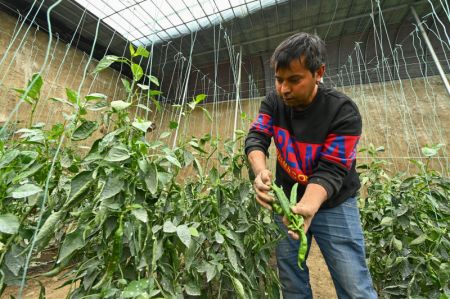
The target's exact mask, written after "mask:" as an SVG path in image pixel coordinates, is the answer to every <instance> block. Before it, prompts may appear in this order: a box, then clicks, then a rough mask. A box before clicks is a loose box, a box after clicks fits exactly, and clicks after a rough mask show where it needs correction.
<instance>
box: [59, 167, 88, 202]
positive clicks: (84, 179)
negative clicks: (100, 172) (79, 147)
mask: <svg viewBox="0 0 450 299" xmlns="http://www.w3.org/2000/svg"><path fill="white" fill-rule="evenodd" d="M93 182H94V180H93V179H92V171H82V172H80V173H78V174H77V175H76V176H74V177H73V179H72V181H71V182H70V193H69V200H68V201H67V202H66V204H65V206H67V205H69V204H71V203H72V202H73V201H75V200H77V199H78V198H79V197H80V196H81V195H82V194H83V193H84V192H85V191H86V190H87V189H89V187H90V186H91V184H92V183H93Z"/></svg>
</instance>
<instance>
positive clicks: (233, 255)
mask: <svg viewBox="0 0 450 299" xmlns="http://www.w3.org/2000/svg"><path fill="white" fill-rule="evenodd" d="M227 256H228V260H229V261H230V263H231V266H233V269H234V271H236V273H239V272H240V269H239V265H238V259H237V256H236V251H235V250H234V248H233V247H231V246H227Z"/></svg>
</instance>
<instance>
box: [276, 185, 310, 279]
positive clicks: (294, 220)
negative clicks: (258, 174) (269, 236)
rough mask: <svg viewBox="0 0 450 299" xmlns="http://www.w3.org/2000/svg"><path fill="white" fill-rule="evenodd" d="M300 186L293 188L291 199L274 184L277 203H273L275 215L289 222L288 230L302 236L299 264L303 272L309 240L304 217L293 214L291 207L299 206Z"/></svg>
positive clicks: (298, 257)
mask: <svg viewBox="0 0 450 299" xmlns="http://www.w3.org/2000/svg"><path fill="white" fill-rule="evenodd" d="M297 188H298V184H295V185H294V187H292V191H291V196H290V199H288V198H287V196H286V194H284V192H283V189H281V188H280V187H278V186H277V185H275V184H272V190H273V191H274V192H275V198H276V201H275V202H273V203H272V207H273V210H274V211H275V213H277V214H280V215H282V216H285V217H286V218H287V220H288V221H289V224H288V229H289V230H291V231H293V232H295V233H297V234H298V235H299V236H300V248H299V249H298V256H297V263H298V266H299V267H300V269H302V270H303V267H302V263H303V262H304V261H305V257H306V251H308V239H307V237H306V233H305V230H304V228H303V226H304V225H303V216H302V215H298V214H295V213H293V212H292V210H291V207H292V206H294V205H295V204H297Z"/></svg>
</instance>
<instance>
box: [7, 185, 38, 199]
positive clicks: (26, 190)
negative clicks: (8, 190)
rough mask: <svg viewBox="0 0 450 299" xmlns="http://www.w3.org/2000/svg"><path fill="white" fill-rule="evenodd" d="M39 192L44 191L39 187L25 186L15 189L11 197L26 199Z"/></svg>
mask: <svg viewBox="0 0 450 299" xmlns="http://www.w3.org/2000/svg"><path fill="white" fill-rule="evenodd" d="M39 192H42V189H41V188H40V187H39V186H36V185H34V184H24V185H22V186H20V187H19V188H17V189H15V190H14V191H13V192H12V194H11V195H12V197H13V198H25V197H28V196H31V195H34V194H37V193H39Z"/></svg>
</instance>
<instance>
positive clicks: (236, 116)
mask: <svg viewBox="0 0 450 299" xmlns="http://www.w3.org/2000/svg"><path fill="white" fill-rule="evenodd" d="M241 69H242V46H240V47H239V71H238V78H237V82H236V105H235V106H234V130H233V141H236V129H237V118H238V107H239V102H240V100H241V95H240V92H241Z"/></svg>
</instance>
